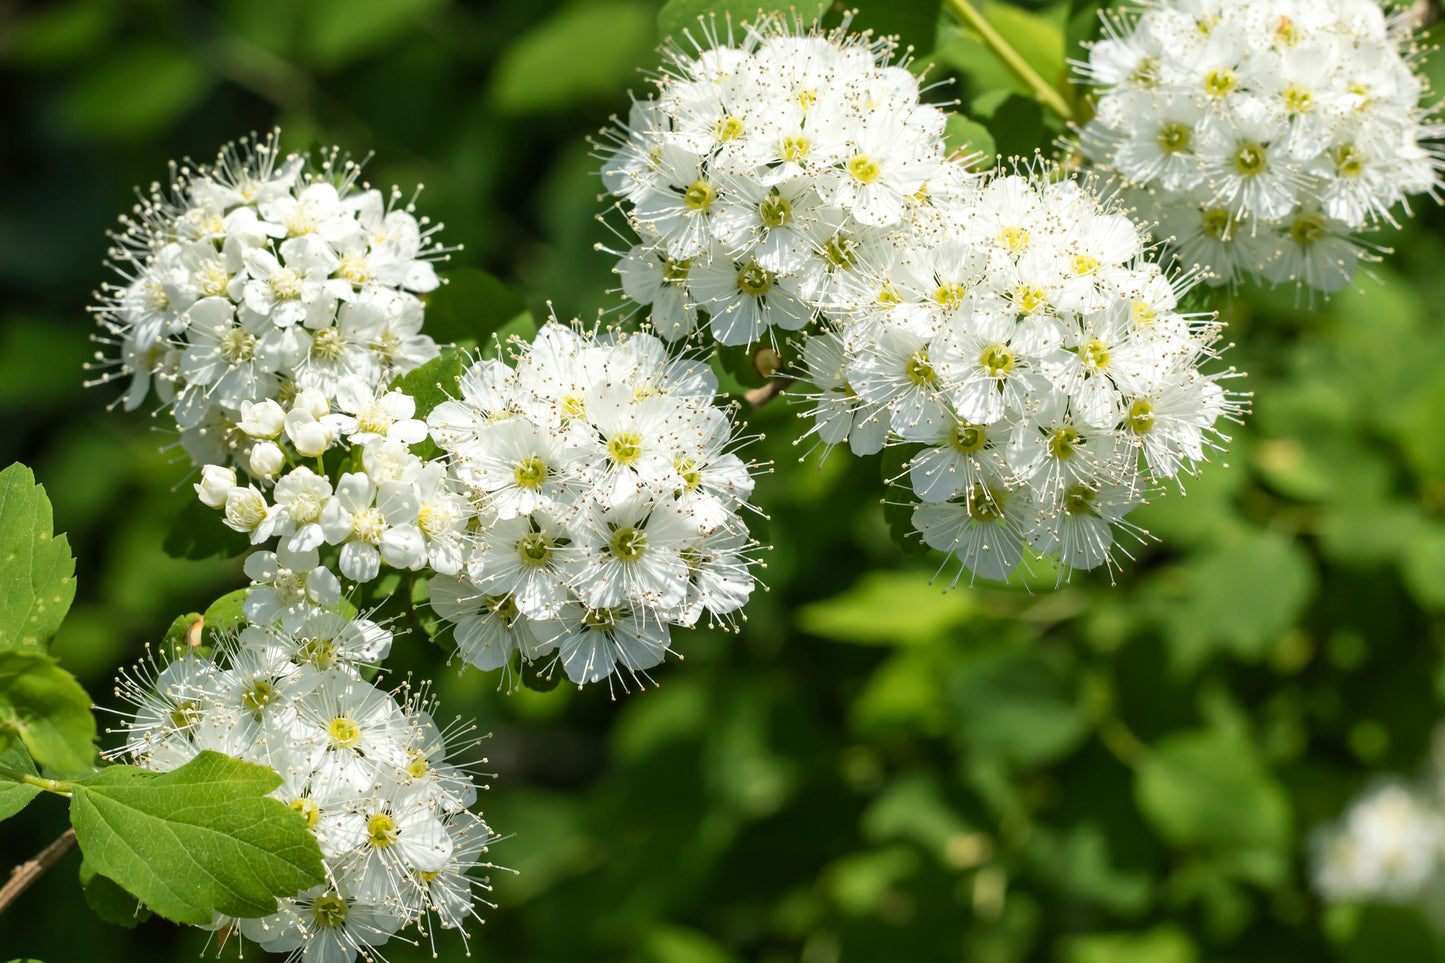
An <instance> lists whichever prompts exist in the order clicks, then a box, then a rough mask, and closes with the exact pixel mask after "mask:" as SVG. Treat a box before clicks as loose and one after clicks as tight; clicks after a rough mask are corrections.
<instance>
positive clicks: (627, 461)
mask: <svg viewBox="0 0 1445 963" xmlns="http://www.w3.org/2000/svg"><path fill="white" fill-rule="evenodd" d="M607 457H608V458H609V459H610V460H611V461H612V463H613V464H614V465H634V464H636V463H637V459H639V458H641V457H642V436H641V435H639V434H637V433H636V432H632V431H622V432H618V433H617V434H615V435H613V436H612V438H611V439H610V440H609V441H608V442H607Z"/></svg>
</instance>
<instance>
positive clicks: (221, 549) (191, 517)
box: [161, 493, 251, 561]
mask: <svg viewBox="0 0 1445 963" xmlns="http://www.w3.org/2000/svg"><path fill="white" fill-rule="evenodd" d="M192 494H193V495H194V493H192ZM161 547H162V548H164V549H165V552H166V554H167V555H169V556H170V557H171V558H186V559H191V560H192V561H199V560H200V559H205V558H211V557H213V556H217V555H219V556H220V557H221V558H235V557H236V556H237V555H244V554H245V552H246V550H247V549H248V548H250V547H251V543H250V541H249V540H248V539H247V538H246V536H245V535H242V534H241V533H240V532H238V531H235V530H234V529H231V528H227V527H226V525H225V524H224V523H223V522H222V521H221V513H220V512H219V511H217V510H216V509H214V508H208V507H206V506H205V505H202V504H201V502H200V500H199V499H197V498H195V497H192V498H190V499H188V500H187V501H186V504H185V507H183V508H182V509H181V510H180V512H179V513H178V514H177V515H176V519H175V523H174V524H173V525H172V526H171V530H170V531H169V532H168V533H166V540H165V541H164V542H163V543H162V545H161Z"/></svg>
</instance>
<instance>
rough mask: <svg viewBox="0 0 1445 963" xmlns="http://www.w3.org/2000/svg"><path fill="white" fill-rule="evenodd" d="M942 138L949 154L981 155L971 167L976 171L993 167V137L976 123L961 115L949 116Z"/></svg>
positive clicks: (994, 150)
mask: <svg viewBox="0 0 1445 963" xmlns="http://www.w3.org/2000/svg"><path fill="white" fill-rule="evenodd" d="M943 137H944V142H945V143H946V144H947V145H948V152H949V153H950V154H952V153H955V152H958V151H962V152H963V153H964V154H965V155H969V154H982V155H983V156H982V157H981V158H979V160H978V162H977V163H976V164H975V165H973V166H974V167H976V168H977V169H979V170H984V169H987V168H989V167H992V166H993V165H994V163H995V160H996V158H995V155H996V154H997V145H995V144H994V141H993V135H992V134H990V133H989V132H988V128H987V127H985V126H983V125H982V124H980V123H979V122H978V121H976V120H970V119H969V118H967V117H965V116H964V115H963V114H950V115H949V117H948V123H947V125H946V126H945V127H944V129H943Z"/></svg>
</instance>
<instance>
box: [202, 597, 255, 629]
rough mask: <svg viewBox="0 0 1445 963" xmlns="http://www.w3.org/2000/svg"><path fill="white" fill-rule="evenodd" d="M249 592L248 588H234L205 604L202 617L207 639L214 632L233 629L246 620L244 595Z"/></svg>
mask: <svg viewBox="0 0 1445 963" xmlns="http://www.w3.org/2000/svg"><path fill="white" fill-rule="evenodd" d="M250 594H251V590H250V589H236V590H235V591H234V592H227V593H226V594H225V595H222V596H221V597H220V598H218V599H216V601H214V602H212V603H211V604H210V605H208V606H206V612H205V614H204V615H203V616H202V618H203V619H204V620H205V633H206V638H207V640H208V641H209V640H211V639H213V638H214V633H216V632H227V631H231V630H234V629H236V628H237V627H239V626H240V625H241V623H242V622H244V621H246V612H245V610H244V608H243V607H244V605H245V604H246V596H247V595H250Z"/></svg>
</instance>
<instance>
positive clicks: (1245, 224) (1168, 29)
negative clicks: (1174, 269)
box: [1078, 0, 1445, 292]
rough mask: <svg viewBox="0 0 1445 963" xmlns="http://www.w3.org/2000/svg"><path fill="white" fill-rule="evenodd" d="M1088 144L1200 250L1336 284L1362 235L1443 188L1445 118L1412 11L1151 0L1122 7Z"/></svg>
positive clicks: (1101, 50) (1218, 261) (1212, 279)
mask: <svg viewBox="0 0 1445 963" xmlns="http://www.w3.org/2000/svg"><path fill="white" fill-rule="evenodd" d="M1104 22H1105V25H1106V29H1107V32H1108V36H1107V37H1106V38H1105V39H1104V40H1101V41H1099V42H1098V43H1096V44H1094V45H1093V47H1092V48H1091V50H1090V51H1089V59H1088V61H1087V63H1081V64H1079V65H1078V68H1079V72H1080V74H1081V76H1082V79H1083V81H1084V82H1086V83H1090V84H1094V85H1096V86H1097V87H1098V88H1099V91H1098V97H1099V99H1098V105H1097V110H1096V115H1095V117H1094V119H1092V120H1090V121H1089V122H1088V123H1087V124H1086V125H1085V126H1084V128H1083V129H1082V131H1081V137H1082V144H1081V147H1082V150H1083V152H1084V153H1085V154H1086V155H1087V156H1088V157H1089V158H1090V159H1091V160H1092V161H1094V162H1095V163H1096V164H1098V165H1099V166H1100V167H1101V168H1104V169H1106V170H1110V171H1113V172H1116V173H1117V174H1118V175H1119V177H1120V178H1122V179H1123V180H1124V181H1125V182H1127V183H1128V184H1130V185H1132V186H1134V187H1136V188H1137V190H1133V191H1131V192H1130V193H1129V198H1130V202H1131V203H1132V204H1136V205H1137V206H1138V209H1139V213H1140V215H1141V217H1142V218H1143V219H1144V220H1146V221H1152V222H1157V224H1158V227H1157V230H1156V233H1157V235H1158V236H1159V237H1161V238H1167V239H1170V243H1171V246H1172V248H1173V249H1174V250H1175V251H1176V252H1177V253H1178V256H1179V257H1180V259H1181V260H1182V261H1183V262H1184V264H1186V265H1189V266H1199V267H1201V268H1203V269H1204V270H1205V271H1206V274H1205V277H1206V279H1207V280H1208V281H1209V283H1211V284H1233V283H1234V282H1236V281H1237V280H1238V279H1239V278H1240V277H1241V276H1244V275H1252V276H1254V277H1256V278H1259V279H1263V280H1266V281H1269V282H1272V283H1297V284H1300V285H1303V286H1306V287H1309V288H1311V289H1313V290H1317V291H1323V292H1330V291H1337V290H1339V289H1340V288H1342V287H1344V286H1345V285H1346V284H1348V283H1349V281H1350V278H1351V277H1352V276H1353V275H1354V272H1355V266H1356V262H1357V261H1358V260H1359V258H1360V257H1361V256H1362V254H1364V253H1365V252H1364V251H1363V250H1362V248H1361V246H1360V241H1359V240H1358V238H1356V237H1355V236H1354V235H1355V234H1356V233H1357V232H1360V231H1362V230H1365V229H1368V228H1370V227H1372V226H1374V225H1375V224H1376V223H1378V222H1379V221H1382V220H1383V221H1389V222H1391V223H1393V215H1392V213H1391V211H1392V209H1394V208H1395V207H1396V206H1397V205H1402V204H1406V205H1407V204H1408V200H1409V198H1410V197H1411V196H1412V195H1417V194H1431V195H1436V194H1438V191H1439V189H1440V187H1441V179H1440V174H1441V171H1442V168H1445V157H1442V154H1441V149H1440V147H1439V145H1438V140H1439V138H1440V137H1441V136H1442V133H1445V129H1442V127H1441V126H1440V125H1439V124H1437V123H1435V122H1434V121H1433V119H1432V117H1433V110H1432V109H1427V108H1424V107H1422V106H1420V102H1421V98H1422V97H1423V96H1424V95H1425V93H1426V83H1425V81H1424V79H1423V77H1422V76H1421V75H1420V73H1419V72H1418V70H1416V69H1415V60H1416V59H1417V56H1416V51H1415V50H1414V49H1413V48H1412V47H1411V44H1412V39H1411V34H1410V30H1411V28H1410V21H1409V19H1408V16H1407V15H1406V14H1404V13H1400V14H1395V15H1393V16H1392V15H1388V14H1386V13H1385V12H1384V11H1383V10H1382V9H1381V7H1380V5H1379V4H1378V3H1377V2H1376V0H1331V2H1329V3H1320V2H1317V0H1203V2H1200V0H1151V2H1150V3H1148V4H1145V5H1144V9H1143V10H1142V11H1140V12H1137V14H1126V15H1123V16H1118V15H1106V17H1105V21H1104Z"/></svg>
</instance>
